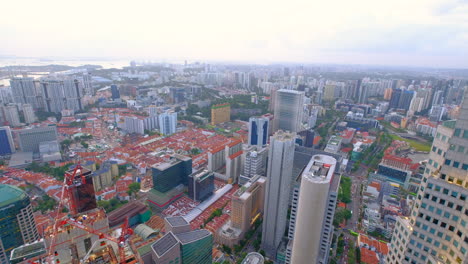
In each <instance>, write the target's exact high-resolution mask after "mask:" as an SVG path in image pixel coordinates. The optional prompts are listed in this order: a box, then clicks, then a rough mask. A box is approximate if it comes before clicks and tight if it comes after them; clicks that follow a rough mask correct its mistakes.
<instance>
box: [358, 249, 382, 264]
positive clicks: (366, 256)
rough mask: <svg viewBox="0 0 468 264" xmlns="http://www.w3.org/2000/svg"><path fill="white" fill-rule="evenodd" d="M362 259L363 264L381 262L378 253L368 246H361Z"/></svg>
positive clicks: (377, 263)
mask: <svg viewBox="0 0 468 264" xmlns="http://www.w3.org/2000/svg"><path fill="white" fill-rule="evenodd" d="M361 261H362V263H363V264H379V258H378V257H377V253H375V252H374V251H372V250H369V249H367V248H361Z"/></svg>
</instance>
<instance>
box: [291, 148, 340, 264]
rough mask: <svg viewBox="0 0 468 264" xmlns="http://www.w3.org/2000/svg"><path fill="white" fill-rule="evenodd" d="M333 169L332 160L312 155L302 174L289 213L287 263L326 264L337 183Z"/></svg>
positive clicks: (334, 164)
mask: <svg viewBox="0 0 468 264" xmlns="http://www.w3.org/2000/svg"><path fill="white" fill-rule="evenodd" d="M335 167H336V159H335V158H333V157H331V156H328V155H314V156H313V157H312V159H311V160H310V161H309V163H308V164H307V167H306V168H305V169H304V171H303V172H302V175H301V176H300V177H301V182H300V189H299V190H295V192H294V194H295V196H296V197H294V199H293V205H292V210H291V220H290V226H289V236H290V237H289V238H290V242H289V245H288V253H287V257H286V259H287V263H292V264H303V263H320V264H326V263H328V256H329V249H330V245H331V238H332V232H333V226H332V222H333V216H334V214H335V207H336V201H337V198H338V187H339V183H340V177H339V176H336V175H334V172H335ZM297 196H299V198H298V199H297ZM292 234H294V235H293V236H291V235H292ZM291 249H292V253H291ZM290 253H291V254H290ZM289 259H290V260H291V261H290V262H289Z"/></svg>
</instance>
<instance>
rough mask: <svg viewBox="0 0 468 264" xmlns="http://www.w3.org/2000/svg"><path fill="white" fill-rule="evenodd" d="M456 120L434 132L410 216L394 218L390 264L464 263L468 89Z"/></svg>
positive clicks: (467, 249)
mask: <svg viewBox="0 0 468 264" xmlns="http://www.w3.org/2000/svg"><path fill="white" fill-rule="evenodd" d="M464 94H465V97H464V100H463V102H462V104H461V110H460V115H459V118H458V120H450V121H445V122H444V123H443V124H442V125H439V127H438V128H437V132H436V135H435V137H434V142H433V143H432V151H431V152H430V153H429V161H428V162H427V164H426V168H425V171H424V174H423V178H422V181H421V186H420V187H419V191H418V193H417V196H416V199H415V202H414V205H413V208H412V212H411V214H410V216H409V217H399V218H398V220H397V224H396V225H395V229H394V231H393V235H392V241H391V244H390V248H389V254H388V255H387V259H386V263H389V264H427V263H433V264H436V263H437V264H438V263H468V202H467V200H468V88H467V89H465V93H464Z"/></svg>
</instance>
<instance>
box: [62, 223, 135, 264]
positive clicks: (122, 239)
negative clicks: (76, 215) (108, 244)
mask: <svg viewBox="0 0 468 264" xmlns="http://www.w3.org/2000/svg"><path fill="white" fill-rule="evenodd" d="M83 220H86V217H85V216H84V217H83ZM66 224H70V225H72V226H74V227H77V228H79V229H82V230H84V231H86V232H88V233H91V234H94V235H97V236H98V237H99V239H105V240H109V241H112V242H114V243H116V244H117V245H118V247H119V257H120V263H121V264H123V263H127V260H126V259H125V244H126V242H127V240H128V238H129V236H131V235H132V234H133V230H132V229H131V228H130V227H129V226H128V217H126V218H125V221H124V223H123V224H122V226H121V229H122V231H121V233H120V236H119V237H117V238H116V237H113V236H110V235H108V234H106V233H102V232H99V231H98V230H95V229H93V228H91V227H89V226H86V225H84V224H82V223H80V222H79V221H77V220H75V219H73V218H65V219H64V220H62V221H61V222H60V224H59V226H64V225H66ZM88 254H89V253H88Z"/></svg>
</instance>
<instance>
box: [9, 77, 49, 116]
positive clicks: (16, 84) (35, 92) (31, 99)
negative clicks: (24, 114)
mask: <svg viewBox="0 0 468 264" xmlns="http://www.w3.org/2000/svg"><path fill="white" fill-rule="evenodd" d="M10 86H11V91H12V94H13V101H14V102H15V103H16V104H30V105H31V106H32V107H33V108H34V109H39V108H42V107H43V101H42V93H41V92H40V89H39V85H38V82H37V81H35V80H34V78H32V77H15V78H12V79H11V80H10Z"/></svg>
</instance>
